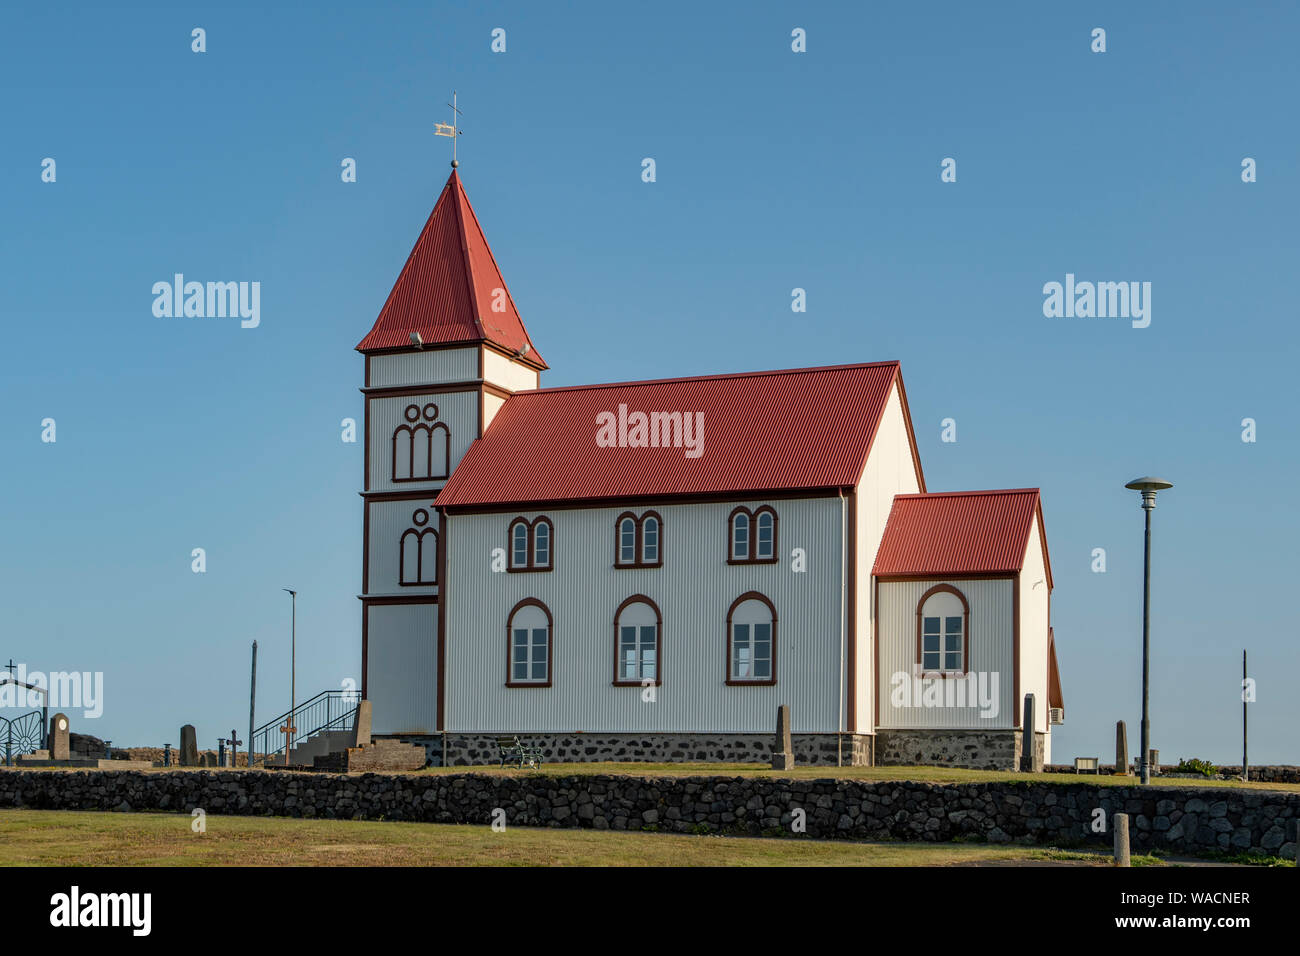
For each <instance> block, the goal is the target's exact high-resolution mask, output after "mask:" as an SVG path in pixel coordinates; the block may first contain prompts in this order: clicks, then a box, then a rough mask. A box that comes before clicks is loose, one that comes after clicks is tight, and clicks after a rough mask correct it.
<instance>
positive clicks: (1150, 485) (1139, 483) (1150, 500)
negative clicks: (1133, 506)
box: [1124, 476, 1174, 511]
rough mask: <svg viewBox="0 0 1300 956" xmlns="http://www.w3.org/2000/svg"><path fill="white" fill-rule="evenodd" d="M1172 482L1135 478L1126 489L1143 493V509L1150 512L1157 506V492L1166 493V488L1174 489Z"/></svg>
mask: <svg viewBox="0 0 1300 956" xmlns="http://www.w3.org/2000/svg"><path fill="white" fill-rule="evenodd" d="M1173 486H1174V483H1173V482H1172V481H1165V480H1164V479H1163V478H1152V477H1150V476H1147V477H1146V478H1134V479H1133V480H1132V481H1130V482H1129V483H1128V484H1126V485H1125V486H1124V487H1125V488H1129V489H1131V490H1133V491H1140V492H1142V508H1143V510H1144V511H1150V510H1152V509H1153V508H1155V506H1156V492H1157V491H1164V490H1165V489H1166V488H1172V487H1173Z"/></svg>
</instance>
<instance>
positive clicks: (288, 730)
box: [280, 718, 298, 767]
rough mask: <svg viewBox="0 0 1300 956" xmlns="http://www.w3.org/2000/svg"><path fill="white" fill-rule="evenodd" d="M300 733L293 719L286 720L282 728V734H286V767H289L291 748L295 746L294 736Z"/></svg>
mask: <svg viewBox="0 0 1300 956" xmlns="http://www.w3.org/2000/svg"><path fill="white" fill-rule="evenodd" d="M297 732H298V728H297V727H295V726H294V725H293V720H292V718H291V719H289V720H286V721H285V722H284V723H283V724H282V725H281V726H280V733H282V734H284V765H285V766H286V767H287V766H289V748H290V747H291V746H293V735H294V734H296V733H297Z"/></svg>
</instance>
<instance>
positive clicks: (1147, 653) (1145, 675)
mask: <svg viewBox="0 0 1300 956" xmlns="http://www.w3.org/2000/svg"><path fill="white" fill-rule="evenodd" d="M1124 487H1125V488H1128V489H1131V490H1133V491H1140V492H1142V510H1143V511H1144V512H1145V513H1146V537H1145V538H1144V539H1143V546H1142V754H1141V758H1140V759H1141V761H1142V783H1143V784H1144V785H1146V784H1150V783H1151V512H1152V511H1154V510H1155V507H1156V492H1158V491H1164V490H1165V489H1166V488H1172V487H1173V482H1169V481H1165V480H1164V479H1162V478H1134V479H1133V480H1132V481H1130V482H1129V483H1128V484H1127V485H1125V486H1124Z"/></svg>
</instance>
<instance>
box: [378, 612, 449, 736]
mask: <svg viewBox="0 0 1300 956" xmlns="http://www.w3.org/2000/svg"><path fill="white" fill-rule="evenodd" d="M366 613H367V614H368V615H369V618H368V620H367V641H368V643H369V660H368V661H367V665H366V667H367V671H366V685H367V686H366V694H367V696H368V697H369V699H370V700H371V701H372V705H371V706H372V707H373V715H372V720H373V724H372V728H371V729H372V731H373V732H374V733H377V734H392V733H413V734H427V733H433V732H434V730H435V729H436V727H437V710H438V659H437V650H438V605H436V604H379V605H371V606H370V607H368V608H367V609H366Z"/></svg>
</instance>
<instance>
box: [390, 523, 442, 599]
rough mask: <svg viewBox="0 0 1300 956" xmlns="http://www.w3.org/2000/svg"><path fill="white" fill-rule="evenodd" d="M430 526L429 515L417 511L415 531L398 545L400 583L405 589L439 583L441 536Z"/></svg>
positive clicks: (405, 533)
mask: <svg viewBox="0 0 1300 956" xmlns="http://www.w3.org/2000/svg"><path fill="white" fill-rule="evenodd" d="M428 523H429V512H428V511H426V510H425V509H424V508H417V509H416V510H415V511H414V512H413V513H412V514H411V524H413V525H414V526H415V527H413V528H407V529H406V530H405V531H403V532H402V538H401V542H400V543H399V545H398V549H399V554H398V575H397V583H398V584H400V585H402V586H405V587H414V586H418V585H430V584H437V583H438V532H437V531H435V530H434V529H433V528H431V527H426V526H427V525H428Z"/></svg>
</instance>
